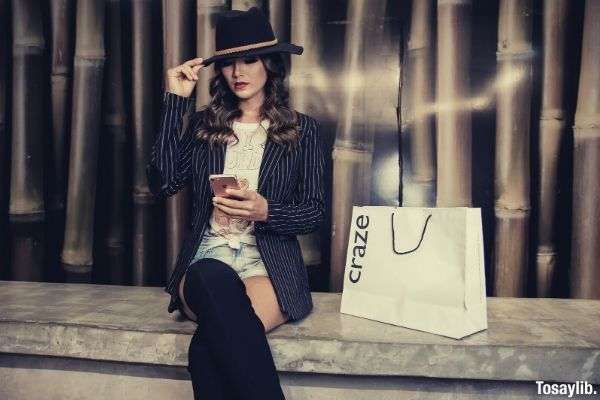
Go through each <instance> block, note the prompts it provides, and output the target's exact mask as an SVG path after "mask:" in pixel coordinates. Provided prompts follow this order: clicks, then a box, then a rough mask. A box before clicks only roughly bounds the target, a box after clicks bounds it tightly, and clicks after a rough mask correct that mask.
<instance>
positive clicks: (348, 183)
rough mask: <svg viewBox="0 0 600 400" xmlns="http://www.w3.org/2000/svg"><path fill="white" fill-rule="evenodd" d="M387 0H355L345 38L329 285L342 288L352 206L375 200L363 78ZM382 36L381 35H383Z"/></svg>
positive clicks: (350, 5) (334, 290)
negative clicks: (370, 47)
mask: <svg viewBox="0 0 600 400" xmlns="http://www.w3.org/2000/svg"><path fill="white" fill-rule="evenodd" d="M385 5H386V2H385V0H379V1H369V2H366V1H364V0H351V1H350V2H349V3H348V18H347V20H348V25H347V30H346V38H345V39H346V40H345V54H344V65H345V68H346V70H345V82H344V88H345V90H346V93H344V97H343V103H342V109H341V113H340V119H339V123H338V127H337V132H336V140H335V144H334V148H333V154H332V158H333V186H334V187H335V188H336V189H335V191H334V192H333V199H332V219H333V229H332V236H331V271H330V281H329V287H330V290H331V291H332V292H341V291H342V289H343V281H344V268H345V262H346V257H345V255H346V249H347V246H348V235H349V231H350V223H351V216H352V206H353V205H365V204H368V203H369V201H370V199H371V163H372V159H373V138H372V137H371V136H370V135H369V133H370V126H371V124H370V121H369V115H368V112H367V108H368V104H367V101H366V99H367V97H368V85H367V83H366V82H365V80H364V76H365V75H366V71H367V65H366V63H368V62H369V57H367V56H365V52H366V51H367V47H368V46H369V44H370V43H371V42H372V40H373V39H375V38H376V36H375V32H377V31H376V30H373V29H372V27H373V26H376V27H381V26H382V25H383V22H382V21H383V17H384V12H385ZM379 39H381V37H379ZM357 188H360V190H357Z"/></svg>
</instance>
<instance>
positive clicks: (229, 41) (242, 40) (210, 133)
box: [147, 7, 324, 400]
mask: <svg viewBox="0 0 600 400" xmlns="http://www.w3.org/2000/svg"><path fill="white" fill-rule="evenodd" d="M215 48H216V49H217V51H216V54H215V55H214V56H213V57H211V58H209V59H206V60H203V59H202V58H195V59H192V60H189V61H186V62H185V63H183V64H181V65H179V66H176V67H174V68H171V69H169V70H168V71H167V88H166V93H165V95H164V105H163V111H162V120H161V127H160V131H159V133H158V137H157V138H156V142H155V144H154V148H153V152H152V158H151V161H150V163H149V165H148V168H147V172H148V179H149V183H150V187H151V190H152V192H153V193H154V194H156V195H158V196H162V197H165V196H171V195H173V194H175V193H177V192H178V191H179V190H181V189H182V188H183V187H184V186H185V185H186V184H187V183H188V182H192V185H193V196H194V197H193V204H194V212H193V216H192V218H193V219H192V221H191V228H192V229H191V231H189V232H188V235H187V236H186V237H185V240H184V244H183V246H182V249H181V252H180V254H179V257H178V259H177V264H176V267H175V270H174V271H173V274H172V275H171V277H170V279H169V281H168V284H167V286H166V288H165V290H166V291H167V292H168V293H169V294H170V295H171V303H170V304H169V309H168V311H169V312H173V311H174V310H175V309H176V308H179V309H180V310H181V311H182V312H183V313H184V314H185V315H186V316H187V317H188V318H189V319H191V320H193V321H196V323H197V324H198V326H197V328H196V332H195V333H194V336H193V338H192V340H191V342H190V348H189V363H188V370H189V372H190V375H191V378H192V385H193V390H194V397H195V398H196V399H210V400H217V399H229V398H239V399H261V400H269V399H283V398H284V395H283V392H282V390H281V386H280V383H279V378H278V375H277V371H276V368H275V365H274V362H273V357H272V354H271V351H270V348H269V345H268V342H267V339H266V333H267V332H268V331H270V330H272V329H273V328H275V327H277V326H279V325H281V324H283V323H285V322H286V321H293V320H299V319H302V318H304V317H305V316H306V315H307V314H308V313H309V312H310V311H311V309H312V298H311V294H310V287H309V284H308V274H307V271H306V267H305V265H304V263H303V259H302V254H301V251H300V245H299V243H298V239H297V238H296V235H298V234H306V233H310V232H313V231H315V230H316V229H318V227H319V224H320V222H321V221H322V218H323V214H324V202H323V177H322V175H323V164H324V161H323V154H322V150H321V145H320V138H319V125H318V123H317V122H316V121H315V120H314V119H313V118H311V117H309V116H307V115H305V114H302V113H299V112H297V111H295V110H292V109H291V108H290V107H289V104H288V93H287V90H286V88H285V86H284V78H285V76H286V71H285V64H284V62H283V58H282V56H281V53H282V52H289V53H294V54H301V53H302V50H303V49H302V47H300V46H296V45H293V44H289V43H278V42H277V39H276V38H275V36H274V34H273V30H272V28H271V25H270V23H269V21H268V19H267V18H266V17H265V16H264V14H263V13H262V12H260V10H258V9H257V8H255V7H253V8H251V9H250V10H248V11H228V12H225V13H223V14H220V15H219V19H218V20H217V27H216V46H215ZM213 62H214V63H215V69H214V70H215V76H214V77H213V78H212V79H211V82H210V95H211V97H212V99H211V101H210V103H209V104H208V105H207V106H205V107H203V108H202V109H201V110H200V111H196V112H194V113H193V114H192V115H191V116H190V118H189V123H188V126H187V129H186V131H185V132H184V134H183V135H180V132H181V129H182V120H183V118H182V117H183V115H184V113H185V112H186V111H187V109H188V108H189V107H190V106H193V104H194V101H193V99H192V98H191V97H190V96H191V94H192V92H193V90H194V88H195V86H196V81H197V80H198V71H199V70H200V68H203V67H206V66H208V65H210V64H211V63H213ZM221 173H225V174H235V175H236V177H237V181H238V186H239V190H236V189H228V190H227V193H228V196H227V197H221V196H214V194H213V193H212V192H211V187H210V185H209V180H208V177H209V175H212V174H221Z"/></svg>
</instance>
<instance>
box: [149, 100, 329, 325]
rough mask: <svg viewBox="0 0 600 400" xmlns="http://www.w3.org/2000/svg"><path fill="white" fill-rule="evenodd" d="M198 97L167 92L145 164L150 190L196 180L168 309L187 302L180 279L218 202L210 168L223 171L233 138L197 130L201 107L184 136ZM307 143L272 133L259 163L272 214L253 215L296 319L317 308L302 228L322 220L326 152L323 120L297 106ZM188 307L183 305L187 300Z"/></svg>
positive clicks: (282, 297)
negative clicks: (206, 137)
mask: <svg viewBox="0 0 600 400" xmlns="http://www.w3.org/2000/svg"><path fill="white" fill-rule="evenodd" d="M193 104H194V101H193V97H190V98H186V97H181V96H178V95H175V94H173V93H170V92H165V93H164V97H163V106H162V107H163V108H162V112H161V122H160V129H159V131H158V136H157V137H156V140H155V143H154V146H153V148H152V155H151V159H150V162H149V163H148V166H147V168H146V173H147V176H148V183H149V186H150V190H151V191H152V193H153V194H154V195H155V196H158V197H167V196H171V195H173V194H175V193H177V192H178V191H179V190H181V189H182V188H183V187H184V186H185V185H186V184H188V183H190V182H191V184H192V187H193V213H192V219H191V221H189V224H188V225H187V226H186V234H185V237H184V241H183V245H182V248H181V250H180V252H179V255H178V257H177V262H176V265H175V269H174V271H173V273H172V274H171V277H170V278H169V280H168V282H167V285H166V287H165V291H166V292H167V293H169V294H170V295H171V301H170V303H169V307H168V312H169V313H172V312H173V311H174V310H175V309H176V308H180V306H181V302H180V299H179V293H178V292H179V291H178V286H179V282H180V280H181V278H182V277H183V275H184V273H185V271H186V268H187V266H188V264H189V263H190V261H191V260H192V258H193V256H194V254H195V253H196V250H197V248H198V246H199V244H200V242H201V240H202V237H203V235H204V231H205V229H206V228H207V226H208V223H209V218H210V215H211V212H212V209H213V205H212V197H213V194H212V191H211V188H210V185H209V181H208V175H210V174H220V173H222V172H223V167H224V160H225V151H226V145H217V146H215V147H213V148H212V149H211V148H210V146H208V143H206V142H204V141H199V140H197V139H195V137H194V131H196V130H197V128H198V127H199V126H200V123H201V118H200V117H201V113H202V111H196V112H194V113H193V114H191V115H190V118H189V123H188V126H187V129H186V131H185V132H184V134H183V136H181V137H180V132H181V129H182V124H183V115H184V114H185V113H186V112H187V111H188V109H189V108H190V107H191V106H192V105H193ZM298 117H299V118H298V124H299V132H300V146H298V148H296V149H295V150H292V151H291V152H289V153H288V152H287V151H286V149H285V148H284V147H283V146H281V145H278V144H277V143H275V142H273V141H272V140H270V139H267V142H266V144H265V150H264V153H263V159H262V162H261V165H260V169H259V176H258V188H257V192H258V193H260V194H261V195H262V196H263V197H264V198H265V199H266V200H267V203H268V217H267V220H265V221H255V222H254V234H255V236H256V245H257V247H258V250H259V252H260V254H261V256H262V259H263V262H264V264H265V268H266V270H267V272H268V273H269V277H270V278H271V281H272V283H273V287H274V289H275V294H276V297H277V300H278V302H279V307H280V309H281V310H282V312H284V313H286V314H287V315H288V317H289V320H290V321H293V320H298V319H301V318H304V317H305V316H306V315H307V314H308V313H309V312H310V311H311V309H312V307H313V304H312V298H311V293H310V287H309V284H308V274H307V271H306V266H305V265H304V261H303V259H302V253H301V251H300V244H299V243H298V239H297V238H296V235H299V234H306V233H310V232H313V231H315V230H317V229H318V228H319V224H320V223H321V221H322V220H323V215H324V208H325V206H324V200H323V192H324V190H323V166H324V159H323V152H322V147H321V146H322V145H321V139H320V136H319V123H318V122H317V121H316V120H315V119H313V118H311V117H309V116H307V115H305V114H302V113H298ZM180 309H181V308H180Z"/></svg>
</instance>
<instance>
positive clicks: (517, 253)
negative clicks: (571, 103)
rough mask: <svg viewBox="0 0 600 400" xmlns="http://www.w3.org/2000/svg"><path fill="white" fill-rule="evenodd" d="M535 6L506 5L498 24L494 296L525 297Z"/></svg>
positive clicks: (525, 2) (517, 0)
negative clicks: (533, 12)
mask: <svg viewBox="0 0 600 400" xmlns="http://www.w3.org/2000/svg"><path fill="white" fill-rule="evenodd" d="M532 56H533V52H532V46H531V1H530V0H502V1H501V2H500V14H499V23H498V51H497V59H498V69H499V73H498V76H499V85H498V93H497V113H496V170H495V173H496V176H495V197H496V201H495V216H496V234H495V246H494V267H495V269H494V279H493V282H494V294H495V295H496V296H511V297H523V296H524V295H525V282H526V273H527V264H528V248H529V214H530V208H531V207H530V200H529V196H530V182H529V180H530V179H529V174H530V172H529V163H530V161H529V123H530V107H531V68H532V67H531V60H532Z"/></svg>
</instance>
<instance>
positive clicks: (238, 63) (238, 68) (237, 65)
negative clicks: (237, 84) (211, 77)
mask: <svg viewBox="0 0 600 400" xmlns="http://www.w3.org/2000/svg"><path fill="white" fill-rule="evenodd" d="M243 65H244V62H243V60H235V62H234V63H233V76H234V77H238V76H239V75H241V74H243V73H244V69H243V67H242V66H243Z"/></svg>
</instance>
